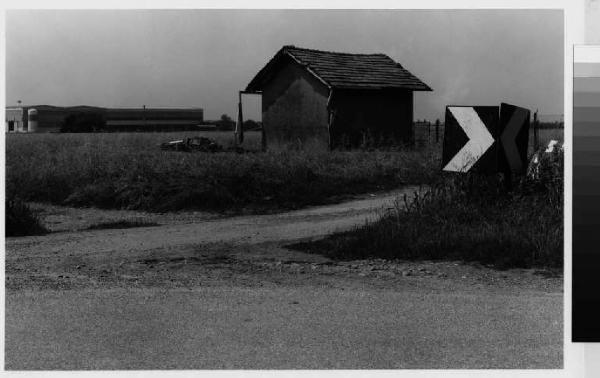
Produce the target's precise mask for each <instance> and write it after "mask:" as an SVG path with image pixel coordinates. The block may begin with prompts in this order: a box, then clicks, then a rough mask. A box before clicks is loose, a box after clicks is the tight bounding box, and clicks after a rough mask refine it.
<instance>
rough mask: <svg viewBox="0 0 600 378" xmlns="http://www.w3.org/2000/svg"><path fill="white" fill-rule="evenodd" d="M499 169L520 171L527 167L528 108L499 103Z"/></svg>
mask: <svg viewBox="0 0 600 378" xmlns="http://www.w3.org/2000/svg"><path fill="white" fill-rule="evenodd" d="M499 133H500V144H501V145H502V151H503V153H501V154H500V156H499V164H500V170H501V171H503V172H513V173H522V172H523V171H524V170H525V169H526V167H527V144H528V142H529V110H528V109H525V108H520V107H518V106H514V105H509V104H505V103H502V104H501V105H500V129H499Z"/></svg>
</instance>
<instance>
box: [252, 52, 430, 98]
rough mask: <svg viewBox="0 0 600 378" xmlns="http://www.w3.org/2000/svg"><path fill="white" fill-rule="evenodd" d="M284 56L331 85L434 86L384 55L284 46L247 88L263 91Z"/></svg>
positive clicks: (337, 86)
mask: <svg viewBox="0 0 600 378" xmlns="http://www.w3.org/2000/svg"><path fill="white" fill-rule="evenodd" d="M283 56H289V57H291V58H292V59H294V60H295V61H297V62H298V63H299V64H301V65H302V66H304V67H305V68H306V69H307V70H308V71H309V72H310V73H312V74H313V75H314V76H316V77H317V78H318V79H320V80H321V81H323V82H324V83H325V84H326V85H328V86H329V87H331V88H345V89H384V88H401V89H409V90H414V91H431V88H429V86H428V85H427V84H425V83H423V82H422V81H421V80H419V79H418V78H417V77H416V76H414V75H413V74H411V73H410V72H408V71H407V70H406V69H404V68H403V67H402V66H401V65H400V63H397V62H395V61H394V60H393V59H392V58H390V57H389V56H387V55H385V54H348V53H338V52H330V51H319V50H310V49H303V48H299V47H295V46H284V47H283V48H282V49H281V50H279V52H277V54H276V55H275V56H274V57H273V58H272V59H271V61H269V63H267V65H266V66H265V67H264V68H263V69H262V70H260V71H259V72H258V74H256V76H255V77H254V79H252V81H251V82H250V84H248V87H247V88H246V90H247V91H256V90H261V89H262V86H263V85H264V84H265V83H266V82H267V81H269V80H270V78H271V77H272V72H271V71H273V70H274V69H276V68H277V67H278V65H279V61H280V60H281V59H282V57H283Z"/></svg>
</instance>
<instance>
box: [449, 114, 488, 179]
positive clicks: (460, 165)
mask: <svg viewBox="0 0 600 378" xmlns="http://www.w3.org/2000/svg"><path fill="white" fill-rule="evenodd" d="M444 129H445V130H444V149H443V152H442V169H443V170H444V171H449V172H470V171H478V172H490V173H491V172H497V170H498V153H497V149H498V146H497V143H496V139H497V135H498V107H497V106H447V107H446V123H445V128H444Z"/></svg>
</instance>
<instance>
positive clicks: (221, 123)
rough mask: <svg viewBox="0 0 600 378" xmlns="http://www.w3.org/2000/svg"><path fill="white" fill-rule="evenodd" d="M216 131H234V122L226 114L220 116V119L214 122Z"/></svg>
mask: <svg viewBox="0 0 600 378" xmlns="http://www.w3.org/2000/svg"><path fill="white" fill-rule="evenodd" d="M215 124H216V125H217V129H218V130H224V131H231V130H234V129H235V121H234V120H233V119H231V117H230V116H228V115H227V114H223V115H221V119H219V120H218V121H217V122H215Z"/></svg>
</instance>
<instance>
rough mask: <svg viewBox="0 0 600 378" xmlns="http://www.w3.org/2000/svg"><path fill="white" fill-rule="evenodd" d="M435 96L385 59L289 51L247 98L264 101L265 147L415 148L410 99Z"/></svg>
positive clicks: (283, 51)
mask: <svg viewBox="0 0 600 378" xmlns="http://www.w3.org/2000/svg"><path fill="white" fill-rule="evenodd" d="M414 91H431V88H430V87H429V86H427V85H426V84H425V83H423V82H422V81H421V80H419V79H418V78H417V77H415V76H414V75H412V74H411V73H410V72H408V71H407V70H406V69H404V68H403V67H402V65H400V64H399V63H397V62H395V61H394V60H393V59H391V58H390V57H389V56H387V55H385V54H348V53H338V52H330V51H319V50H311V49H304V48H299V47H295V46H284V47H283V48H282V49H281V50H279V51H278V52H277V54H276V55H275V56H274V57H273V58H272V59H271V60H270V61H269V62H268V63H267V64H266V65H265V66H264V67H263V68H262V69H261V70H260V71H259V72H258V73H257V74H256V76H255V77H254V78H253V79H252V81H251V82H250V83H249V84H248V86H247V87H246V90H245V91H243V93H260V94H262V114H263V116H262V121H263V146H264V147H272V146H274V145H289V144H299V145H301V146H309V145H310V146H318V147H320V148H332V147H337V146H340V145H358V144H360V143H361V142H362V141H363V140H364V138H366V137H368V138H371V139H372V140H375V141H377V140H385V141H397V142H405V143H406V142H411V141H412V134H413V126H412V122H413V92H414Z"/></svg>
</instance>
